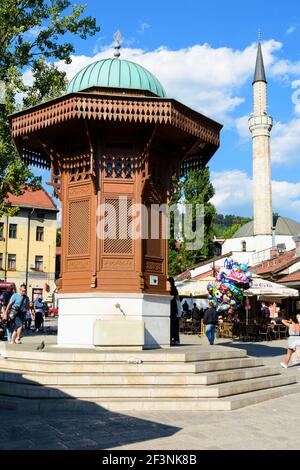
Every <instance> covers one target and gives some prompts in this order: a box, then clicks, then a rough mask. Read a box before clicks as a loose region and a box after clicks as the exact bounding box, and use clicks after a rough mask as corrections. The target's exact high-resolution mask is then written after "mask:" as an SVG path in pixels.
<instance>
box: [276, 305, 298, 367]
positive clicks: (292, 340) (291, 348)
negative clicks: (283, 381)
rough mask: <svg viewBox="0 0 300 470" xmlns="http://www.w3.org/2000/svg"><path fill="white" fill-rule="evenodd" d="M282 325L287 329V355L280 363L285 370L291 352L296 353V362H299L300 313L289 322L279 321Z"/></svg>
mask: <svg viewBox="0 0 300 470" xmlns="http://www.w3.org/2000/svg"><path fill="white" fill-rule="evenodd" d="M281 321H282V324H283V325H285V326H287V327H288V328H289V339H288V350H287V354H286V356H285V358H284V360H283V362H281V363H280V365H281V367H283V368H284V369H287V367H288V365H289V362H290V359H291V357H292V354H293V352H295V351H296V353H297V357H298V360H299V361H300V311H298V312H297V315H294V316H292V317H291V318H290V320H281Z"/></svg>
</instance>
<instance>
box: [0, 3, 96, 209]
mask: <svg viewBox="0 0 300 470" xmlns="http://www.w3.org/2000/svg"><path fill="white" fill-rule="evenodd" d="M85 9H86V5H80V6H78V5H72V2H71V1H69V0H1V2H0V80H1V85H3V86H1V91H2V92H3V89H5V94H4V96H1V104H0V216H1V215H3V214H8V215H12V214H13V213H14V211H15V209H13V208H11V207H9V206H7V204H5V200H6V197H7V194H8V193H9V192H10V193H13V194H15V195H20V194H21V193H22V190H23V189H24V187H25V186H31V187H33V189H35V188H37V187H38V186H39V183H40V182H39V179H38V178H36V177H34V175H33V174H32V172H31V171H30V170H29V169H28V168H27V167H26V165H24V164H23V163H22V162H21V160H20V158H19V156H18V153H17V152H16V149H15V147H14V145H13V142H12V139H11V130H10V124H9V117H8V116H9V115H10V114H11V113H13V112H14V111H17V110H19V109H21V105H20V101H21V97H23V103H24V106H26V107H27V106H32V105H36V104H38V103H41V102H43V101H45V100H48V99H52V98H54V97H56V96H58V95H60V94H61V93H63V92H64V91H65V88H66V76H65V73H64V72H61V71H59V70H58V69H57V67H56V66H55V64H54V63H52V62H53V61H54V60H63V61H64V62H65V63H70V62H71V54H72V53H74V51H75V49H74V46H73V44H72V42H71V35H72V34H73V35H77V36H79V37H80V38H82V39H87V38H88V37H89V36H91V35H94V34H95V33H96V32H97V31H99V30H100V28H99V27H98V26H97V25H96V20H95V19H94V18H92V17H91V16H83V14H84V11H85ZM47 62H48V63H47ZM29 68H31V70H32V73H33V79H34V81H33V85H32V86H31V87H28V86H26V85H25V83H24V80H23V73H24V71H25V70H27V69H29Z"/></svg>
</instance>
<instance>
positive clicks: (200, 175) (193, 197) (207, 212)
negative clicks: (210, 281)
mask: <svg viewBox="0 0 300 470" xmlns="http://www.w3.org/2000/svg"><path fill="white" fill-rule="evenodd" d="M213 195H214V188H213V185H212V183H211V182H210V172H209V168H207V167H205V168H200V169H199V170H197V171H190V172H189V173H188V174H187V176H186V177H184V178H182V179H181V180H180V182H179V185H178V190H177V192H176V194H175V196H174V198H173V199H172V201H171V204H174V203H176V202H178V201H179V200H180V201H182V203H183V204H184V205H186V204H191V206H192V208H193V230H195V225H196V211H195V209H196V205H197V204H202V205H203V206H204V244H203V247H202V248H201V249H198V250H196V251H194V250H188V249H187V244H188V243H189V240H188V239H187V238H186V236H185V235H184V237H183V240H182V241H181V246H180V247H178V244H176V234H175V237H173V238H171V239H170V241H169V274H170V275H171V276H174V275H176V274H179V273H180V272H182V271H184V270H185V269H187V268H189V267H191V266H193V265H194V264H195V263H197V262H199V261H201V260H204V259H208V258H211V257H212V256H213V255H214V243H213V238H214V225H213V224H214V220H215V217H216V210H215V208H214V206H213V204H211V202H210V200H211V198H212V197H213ZM172 224H173V220H172V217H171V233H172V227H173V225H172Z"/></svg>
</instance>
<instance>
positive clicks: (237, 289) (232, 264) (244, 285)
mask: <svg viewBox="0 0 300 470" xmlns="http://www.w3.org/2000/svg"><path fill="white" fill-rule="evenodd" d="M216 271H217V272H216V280H215V282H210V283H209V284H208V285H207V290H208V293H209V298H210V299H211V301H212V302H213V303H214V305H215V307H216V310H217V311H218V312H222V313H228V314H232V313H234V312H235V310H236V309H237V308H238V307H239V306H240V305H241V304H242V302H243V293H244V291H245V290H246V289H249V287H250V286H251V285H252V273H251V272H250V271H249V267H248V265H247V264H246V263H238V262H237V261H235V260H233V259H231V258H227V259H226V260H225V261H224V267H222V268H220V269H218V270H216Z"/></svg>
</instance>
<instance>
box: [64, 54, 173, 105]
mask: <svg viewBox="0 0 300 470" xmlns="http://www.w3.org/2000/svg"><path fill="white" fill-rule="evenodd" d="M92 87H106V88H122V89H132V90H144V91H150V92H151V93H153V94H154V95H156V96H160V97H161V98H164V97H165V96H166V92H165V90H164V89H163V87H162V85H161V84H160V82H159V81H158V80H157V78H156V77H154V75H152V73H150V72H149V71H148V70H146V69H145V68H144V67H142V66H141V65H138V64H135V63H134V62H130V61H129V60H124V59H104V60H99V61H97V62H94V63H92V64H90V65H87V66H86V67H85V68H84V69H82V70H80V72H78V73H77V74H76V75H75V77H73V78H72V80H71V81H70V83H69V86H68V91H67V92H68V93H72V92H76V91H82V90H87V89H88V88H92Z"/></svg>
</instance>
